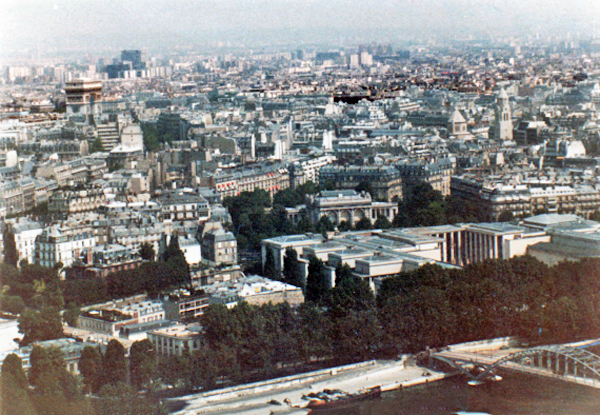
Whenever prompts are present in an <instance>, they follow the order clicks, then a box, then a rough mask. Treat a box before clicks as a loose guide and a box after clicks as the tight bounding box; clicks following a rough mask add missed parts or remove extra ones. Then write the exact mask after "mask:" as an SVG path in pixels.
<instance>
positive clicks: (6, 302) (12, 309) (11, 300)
mask: <svg viewBox="0 0 600 415" xmlns="http://www.w3.org/2000/svg"><path fill="white" fill-rule="evenodd" d="M0 306H1V308H2V310H4V311H8V312H9V313H12V314H15V315H16V314H20V313H21V312H22V311H23V309H24V308H25V302H24V301H23V299H22V298H21V297H19V296H18V295H7V294H2V295H1V297H0Z"/></svg>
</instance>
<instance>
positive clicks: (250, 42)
mask: <svg viewBox="0 0 600 415" xmlns="http://www.w3.org/2000/svg"><path fill="white" fill-rule="evenodd" d="M2 4H3V7H2V8H3V13H2V16H1V17H0V27H1V29H0V46H1V53H2V55H3V56H7V55H10V56H14V54H15V53H16V55H17V56H18V55H19V53H20V52H24V51H28V50H35V51H37V52H40V55H41V56H44V55H48V54H52V53H55V52H65V51H70V52H74V51H76V52H83V53H86V52H87V53H96V52H102V51H106V50H110V49H114V50H119V49H122V48H126V47H140V46H141V47H144V48H146V49H147V50H150V51H164V50H168V49H171V48H173V47H174V46H175V47H186V46H191V47H197V48H198V47H199V48H200V49H202V48H206V47H214V46H218V45H223V44H227V42H230V43H229V45H235V46H244V47H259V46H268V45H290V46H292V47H294V46H297V45H305V44H315V43H330V44H334V45H339V44H346V45H347V44H356V43H361V42H363V43H364V42H372V41H379V42H392V43H399V42H403V41H407V40H414V39H417V40H424V39H425V40H427V39H435V38H439V39H453V38H458V39H465V38H470V37H474V38H476V39H479V38H481V39H488V40H489V39H493V38H496V37H509V38H510V37H512V38H518V37H521V36H531V37H535V36H547V35H550V34H551V35H556V36H562V35H570V36H571V37H573V38H577V37H578V36H585V37H589V36H592V35H593V33H594V28H595V20H594V18H593V16H596V15H598V13H599V12H600V2H597V1H592V2H590V1H585V0H575V1H566V0H550V1H543V0H534V1H518V0H458V1H454V0H452V1H451V0H421V1H413V0H405V1H391V0H383V1H381V0H380V1H374V0H367V1H357V0H351V1H341V0H333V1H314V0H309V1H306V0H261V1H244V0H219V1H215V0H208V1H187V0H174V1H169V2H164V1H152V0H133V1H127V2H117V1H109V0H94V1H92V0H81V1H70V0H56V1H39V0H25V1H23V0H4V1H3V2H2Z"/></svg>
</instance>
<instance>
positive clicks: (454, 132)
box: [448, 109, 469, 138]
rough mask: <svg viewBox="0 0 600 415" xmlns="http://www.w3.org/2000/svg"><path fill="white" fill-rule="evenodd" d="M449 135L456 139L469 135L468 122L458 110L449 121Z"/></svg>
mask: <svg viewBox="0 0 600 415" xmlns="http://www.w3.org/2000/svg"><path fill="white" fill-rule="evenodd" d="M448 135H449V136H454V137H456V138H464V137H465V136H467V135H469V131H468V130H467V120H465V117H463V116H462V114H461V113H460V111H459V110H458V109H455V110H454V112H452V115H451V116H450V119H449V120H448Z"/></svg>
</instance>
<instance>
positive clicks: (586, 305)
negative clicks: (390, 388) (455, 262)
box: [377, 256, 600, 351]
mask: <svg viewBox="0 0 600 415" xmlns="http://www.w3.org/2000/svg"><path fill="white" fill-rule="evenodd" d="M598 266H600V260H598V259H585V260H583V261H581V262H578V263H575V262H564V263H561V264H559V265H557V266H555V267H551V268H550V267H547V266H545V265H544V264H543V263H541V262H539V261H537V260H535V259H534V258H532V257H528V256H524V257H517V258H513V259H510V260H490V261H485V262H482V263H477V264H473V265H470V266H468V267H465V268H464V269H460V270H459V269H444V268H441V267H438V266H425V267H421V268H419V269H418V270H416V271H414V272H411V273H408V274H404V275H401V276H397V277H394V278H390V279H387V280H385V281H383V284H382V287H381V291H380V292H379V295H378V299H377V300H378V306H379V310H380V313H379V315H380V320H381V324H382V328H383V330H384V333H386V335H387V336H389V338H390V339H391V340H394V341H397V342H399V344H401V345H402V350H404V351H416V350H422V349H423V348H424V347H425V346H432V347H437V346H443V345H446V344H451V343H457V342H463V341H471V340H478V339H485V338H492V337H498V336H506V335H518V336H521V337H523V338H525V339H527V340H528V341H529V342H532V343H555V342H556V343H558V342H564V341H567V340H572V339H578V338H581V337H586V336H598V335H599V334H600V320H599V318H598V313H597V310H598V307H599V306H600V294H598V293H599V291H598V288H599V284H600V282H599V281H600V280H599V277H600V270H599V268H598Z"/></svg>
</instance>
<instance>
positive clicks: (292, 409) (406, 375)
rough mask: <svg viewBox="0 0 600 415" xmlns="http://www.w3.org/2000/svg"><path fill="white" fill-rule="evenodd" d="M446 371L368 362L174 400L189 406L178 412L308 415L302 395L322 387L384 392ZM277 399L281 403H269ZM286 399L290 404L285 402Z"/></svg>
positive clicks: (404, 362)
mask: <svg viewBox="0 0 600 415" xmlns="http://www.w3.org/2000/svg"><path fill="white" fill-rule="evenodd" d="M447 376H448V375H447V374H444V373H441V372H434V371H431V370H424V369H423V368H420V367H416V366H414V365H412V364H410V363H407V359H406V358H404V359H402V360H399V361H369V362H363V363H359V364H356V365H348V366H341V367H336V368H329V369H326V370H320V371H316V372H310V373H304V374H301V375H296V376H288V377H285V378H279V379H273V380H269V381H265V382H258V383H254V384H248V385H241V386H236V387H233V388H227V389H221V390H218V391H211V392H206V393H200V394H195V395H189V396H185V397H181V398H177V399H175V401H178V402H181V403H184V404H185V405H186V406H185V408H183V409H182V410H180V411H177V412H175V413H176V414H177V415H192V414H213V415H216V414H219V415H220V414H239V415H242V414H243V415H250V414H253V415H263V414H264V415H269V414H282V415H283V414H306V413H308V412H309V410H308V409H305V406H306V405H307V404H308V401H307V400H305V399H302V397H303V396H305V395H308V394H309V393H311V392H320V391H322V390H323V389H341V390H343V391H347V392H351V393H352V392H356V391H358V390H361V389H365V388H372V387H376V386H379V387H381V388H382V390H383V391H389V390H393V389H398V388H403V387H409V386H413V385H419V384H423V383H428V382H433V381H436V380H439V379H443V378H445V377H447ZM271 401H277V402H279V403H281V405H276V404H269V402H271ZM285 402H287V403H285Z"/></svg>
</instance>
